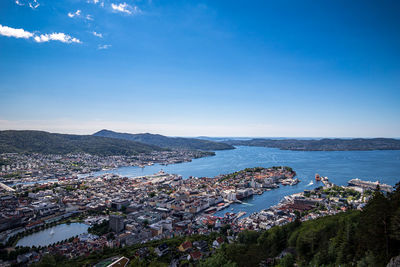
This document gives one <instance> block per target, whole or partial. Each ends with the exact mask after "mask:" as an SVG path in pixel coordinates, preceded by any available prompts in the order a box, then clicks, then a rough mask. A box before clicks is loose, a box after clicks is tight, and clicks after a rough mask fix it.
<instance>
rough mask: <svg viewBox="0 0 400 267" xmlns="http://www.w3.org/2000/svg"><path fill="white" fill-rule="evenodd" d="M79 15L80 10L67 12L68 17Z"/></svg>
mask: <svg viewBox="0 0 400 267" xmlns="http://www.w3.org/2000/svg"><path fill="white" fill-rule="evenodd" d="M80 15H81V10H79V9H78V10H77V11H75V12H74V13H71V12H70V13H68V17H70V18H73V17H76V16H80Z"/></svg>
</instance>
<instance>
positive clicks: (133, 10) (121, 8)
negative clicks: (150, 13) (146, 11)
mask: <svg viewBox="0 0 400 267" xmlns="http://www.w3.org/2000/svg"><path fill="white" fill-rule="evenodd" d="M111 8H112V9H113V10H115V11H118V12H123V13H126V14H132V13H134V14H137V13H140V9H139V7H138V6H134V7H131V6H130V5H128V4H127V3H125V2H124V3H120V4H119V5H117V4H114V3H111Z"/></svg>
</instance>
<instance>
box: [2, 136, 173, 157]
mask: <svg viewBox="0 0 400 267" xmlns="http://www.w3.org/2000/svg"><path fill="white" fill-rule="evenodd" d="M162 150H165V149H163V148H160V147H157V146H153V145H147V144H142V143H139V142H134V141H128V140H120V139H114V138H107V137H100V136H92V135H72V134H58V133H49V132H44V131H29V130H26V131H13V130H8V131H0V154H1V153H43V154H68V153H89V154H93V155H102V156H113V155H125V156H130V155H135V154H139V153H149V152H153V151H162Z"/></svg>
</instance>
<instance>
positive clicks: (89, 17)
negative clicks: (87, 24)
mask: <svg viewBox="0 0 400 267" xmlns="http://www.w3.org/2000/svg"><path fill="white" fill-rule="evenodd" d="M85 18H86V19H87V20H94V19H93V16H92V15H86V17H85Z"/></svg>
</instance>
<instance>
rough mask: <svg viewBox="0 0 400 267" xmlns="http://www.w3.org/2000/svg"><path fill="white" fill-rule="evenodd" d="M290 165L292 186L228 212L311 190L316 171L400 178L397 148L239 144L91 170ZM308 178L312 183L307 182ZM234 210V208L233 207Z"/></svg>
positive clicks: (185, 172) (136, 172)
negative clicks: (179, 158)
mask: <svg viewBox="0 0 400 267" xmlns="http://www.w3.org/2000/svg"><path fill="white" fill-rule="evenodd" d="M256 166H260V167H270V166H290V167H292V168H293V169H294V170H295V171H296V173H297V178H299V179H300V180H301V182H300V183H299V184H298V185H295V186H291V187H289V186H281V187H280V188H278V189H275V190H271V191H269V192H265V193H264V194H263V195H256V196H253V197H251V198H249V199H247V200H246V201H245V203H244V204H233V205H231V206H230V207H229V208H228V209H225V210H222V211H220V212H218V213H216V215H223V214H224V213H225V212H227V211H232V212H239V211H245V212H246V213H247V215H249V214H250V213H252V212H255V211H259V210H262V209H265V208H268V207H270V206H272V205H275V204H277V203H278V202H279V201H280V200H281V199H282V198H283V197H284V196H286V195H290V194H293V193H296V192H301V191H303V190H304V189H313V188H315V187H316V186H317V185H322V184H316V183H315V181H314V175H315V173H319V174H321V175H323V176H327V177H329V180H330V181H331V182H333V183H335V184H337V185H346V184H347V181H349V180H350V179H352V178H360V179H363V180H370V181H376V180H379V181H380V182H381V183H386V184H390V185H395V184H396V183H397V182H398V181H399V180H400V151H398V150H377V151H290V150H279V149H275V148H266V147H247V146H238V147H237V148H236V149H234V150H224V151H217V152H216V155H215V156H213V157H205V158H200V159H195V160H193V161H192V162H185V163H180V164H173V165H168V166H162V165H158V164H155V165H153V166H147V167H144V168H139V167H121V168H117V169H113V170H108V171H101V172H97V173H94V175H100V174H104V173H115V174H119V175H122V176H128V177H136V176H142V175H149V174H153V173H156V172H158V171H160V170H161V169H163V170H164V171H165V172H168V173H175V174H179V175H182V176H183V177H184V178H188V177H189V176H195V177H214V176H217V175H219V174H224V173H230V172H235V171H238V170H241V169H244V168H249V167H256ZM310 181H313V184H312V185H310ZM232 209H233V210H232Z"/></svg>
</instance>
